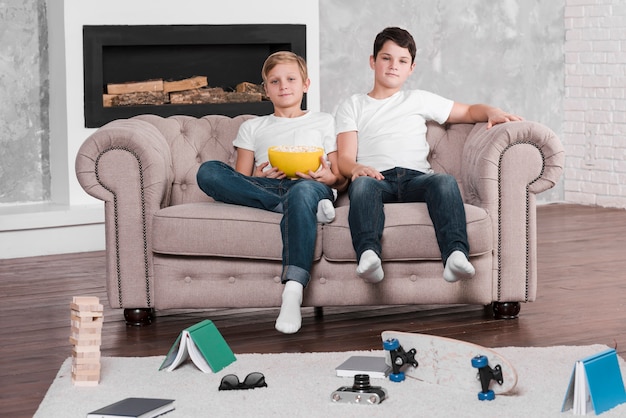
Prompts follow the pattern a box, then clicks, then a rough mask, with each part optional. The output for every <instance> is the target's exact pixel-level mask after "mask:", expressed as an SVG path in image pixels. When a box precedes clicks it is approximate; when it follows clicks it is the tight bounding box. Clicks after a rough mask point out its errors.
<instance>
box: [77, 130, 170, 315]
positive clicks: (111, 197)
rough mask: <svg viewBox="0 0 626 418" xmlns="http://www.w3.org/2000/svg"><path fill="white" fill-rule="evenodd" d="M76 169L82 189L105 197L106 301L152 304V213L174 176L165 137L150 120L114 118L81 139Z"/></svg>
mask: <svg viewBox="0 0 626 418" xmlns="http://www.w3.org/2000/svg"><path fill="white" fill-rule="evenodd" d="M75 169H76V176H77V178H78V182H79V183H80V185H81V186H82V187H83V189H84V190H85V191H86V192H87V193H88V194H90V195H91V196H94V197H96V198H97V199H100V200H102V201H104V208H105V233H106V252H107V282H108V283H107V284H108V285H107V290H108V296H109V303H110V305H111V306H112V307H119V308H122V307H128V308H141V307H145V308H150V307H152V306H153V299H154V297H153V293H154V292H153V267H152V256H151V248H152V237H151V231H152V227H151V225H152V215H153V214H154V213H155V212H156V211H157V210H159V209H160V208H161V207H163V206H165V205H167V204H168V203H169V197H170V194H171V187H172V179H173V169H172V157H171V153H170V148H169V146H168V144H167V141H166V140H165V138H164V137H163V135H162V134H161V133H160V132H159V131H158V129H156V128H155V127H154V125H152V124H150V123H148V122H145V121H142V120H138V119H120V120H115V121H113V122H110V123H108V124H106V125H104V126H103V127H101V128H99V129H98V130H97V131H96V132H94V133H93V134H92V135H90V136H89V137H88V138H87V139H86V140H85V142H84V143H83V144H82V146H81V147H80V149H79V151H78V154H77V156H76V163H75Z"/></svg>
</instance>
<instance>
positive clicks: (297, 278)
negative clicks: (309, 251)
mask: <svg viewBox="0 0 626 418" xmlns="http://www.w3.org/2000/svg"><path fill="white" fill-rule="evenodd" d="M310 279H311V275H310V274H309V272H308V271H306V270H305V269H303V268H301V267H298V266H285V267H283V274H282V275H281V280H280V281H281V283H283V284H285V283H287V282H288V281H289V280H293V281H294V282H298V283H300V284H301V285H302V287H306V285H307V284H309V280H310Z"/></svg>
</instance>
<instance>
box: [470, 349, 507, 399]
mask: <svg viewBox="0 0 626 418" xmlns="http://www.w3.org/2000/svg"><path fill="white" fill-rule="evenodd" d="M472 367H474V368H475V369H478V376H479V377H480V385H481V387H482V391H481V392H478V400H480V401H492V400H494V399H495V397H496V395H495V393H494V392H493V390H491V389H489V383H491V381H492V380H495V381H496V382H498V383H499V384H500V385H501V384H502V383H503V382H504V378H503V377H502V367H500V365H499V364H498V365H497V366H496V367H494V368H491V367H489V359H488V358H487V356H483V355H477V356H476V357H474V358H472Z"/></svg>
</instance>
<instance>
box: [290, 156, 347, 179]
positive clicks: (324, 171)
mask: <svg viewBox="0 0 626 418" xmlns="http://www.w3.org/2000/svg"><path fill="white" fill-rule="evenodd" d="M320 163H321V165H320V168H318V169H317V171H316V172H312V171H311V170H309V173H308V174H304V173H301V172H299V171H296V176H298V177H300V178H302V179H309V180H315V181H319V182H320V183H324V184H325V185H327V186H332V185H333V184H335V183H336V182H337V176H335V174H334V173H333V172H332V170H331V169H330V167H329V166H328V163H327V162H326V159H325V158H324V156H321V157H320Z"/></svg>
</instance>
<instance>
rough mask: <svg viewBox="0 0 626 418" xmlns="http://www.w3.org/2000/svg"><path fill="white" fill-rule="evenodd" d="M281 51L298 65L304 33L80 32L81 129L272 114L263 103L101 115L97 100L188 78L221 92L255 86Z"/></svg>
mask: <svg viewBox="0 0 626 418" xmlns="http://www.w3.org/2000/svg"><path fill="white" fill-rule="evenodd" d="M284 50H288V51H292V52H294V53H296V54H298V55H300V56H302V57H305V58H306V26H305V25H285V24H256V25H136V26H116V25H108V26H84V27H83V56H84V80H85V85H84V87H85V127H87V128H97V127H100V126H102V125H104V124H106V123H107V122H110V121H112V120H115V119H121V118H128V117H131V116H135V115H140V114H155V115H160V116H164V117H166V116H172V115H190V116H196V117H200V116H204V115H208V114H222V115H226V116H236V115H241V114H254V115H267V114H269V113H271V112H272V105H271V103H270V102H268V101H261V102H253V103H249V102H243V103H219V104H215V103H211V104H208V103H203V104H169V103H168V104H162V105H134V106H114V107H105V106H104V104H103V94H104V93H106V86H107V85H108V84H109V83H128V82H136V81H142V80H153V79H164V80H172V81H173V80H182V79H187V78H191V77H196V76H206V77H207V80H208V83H209V86H211V87H221V88H223V89H225V90H227V91H232V90H234V88H235V86H236V85H237V84H239V83H241V82H249V83H253V84H259V85H260V84H261V81H262V79H261V67H262V66H263V62H264V61H265V59H266V58H267V57H268V55H270V54H271V53H273V52H276V51H284ZM302 106H303V108H306V97H305V99H304V100H303V104H302Z"/></svg>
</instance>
